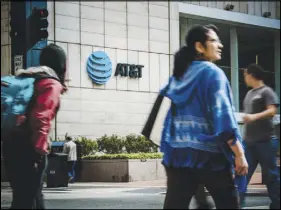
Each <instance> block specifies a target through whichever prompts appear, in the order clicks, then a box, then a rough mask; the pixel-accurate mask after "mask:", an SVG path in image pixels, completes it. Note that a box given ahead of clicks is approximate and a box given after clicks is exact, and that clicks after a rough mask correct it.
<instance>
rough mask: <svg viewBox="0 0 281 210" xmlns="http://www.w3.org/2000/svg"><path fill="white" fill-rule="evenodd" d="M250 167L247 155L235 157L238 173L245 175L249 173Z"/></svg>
mask: <svg viewBox="0 0 281 210" xmlns="http://www.w3.org/2000/svg"><path fill="white" fill-rule="evenodd" d="M248 167H249V166H248V163H247V160H246V157H245V155H241V156H236V157H235V172H236V174H237V175H240V176H245V175H246V174H248Z"/></svg>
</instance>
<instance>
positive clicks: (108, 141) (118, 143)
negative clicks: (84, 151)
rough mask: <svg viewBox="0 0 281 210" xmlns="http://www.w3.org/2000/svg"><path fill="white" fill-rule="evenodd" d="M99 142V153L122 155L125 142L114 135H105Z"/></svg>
mask: <svg viewBox="0 0 281 210" xmlns="http://www.w3.org/2000/svg"><path fill="white" fill-rule="evenodd" d="M97 142H98V148H99V151H102V152H105V153H107V154H120V153H122V152H123V147H124V140H123V139H122V138H121V137H119V136H117V135H112V136H110V137H108V136H107V135H104V136H102V137H101V138H99V139H97Z"/></svg>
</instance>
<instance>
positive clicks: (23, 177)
mask: <svg viewBox="0 0 281 210" xmlns="http://www.w3.org/2000/svg"><path fill="white" fill-rule="evenodd" d="M21 140H22V141H17V140H11V141H4V142H3V158H4V165H5V168H6V172H7V175H8V178H9V182H10V186H11V188H12V190H13V200H12V204H11V209H45V205H44V198H43V194H42V188H43V176H44V173H45V170H46V167H47V164H48V162H47V161H48V160H47V156H44V157H43V158H42V159H41V161H40V162H38V165H37V167H35V165H34V163H35V162H34V160H35V158H34V157H35V151H34V150H33V148H32V146H31V145H29V144H27V143H26V141H25V140H24V139H21Z"/></svg>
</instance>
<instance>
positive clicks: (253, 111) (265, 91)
mask: <svg viewBox="0 0 281 210" xmlns="http://www.w3.org/2000/svg"><path fill="white" fill-rule="evenodd" d="M278 104H279V102H278V97H277V95H276V94H275V92H274V91H273V90H272V89H271V88H270V87H268V86H266V85H263V86H261V87H257V88H255V89H252V90H250V91H249V92H248V93H247V95H246V97H245V100H244V112H245V114H246V116H245V119H246V121H247V120H248V123H246V124H245V135H244V141H246V142H247V143H248V144H254V143H256V142H262V141H269V140H270V139H271V137H272V136H273V135H274V126H273V122H272V117H273V116H272V115H271V113H272V114H273V113H275V109H276V108H275V107H276V106H278ZM263 112H268V114H267V113H265V114H264V117H260V118H259V116H258V115H260V116H262V114H261V113H263ZM247 115H248V117H247ZM249 115H252V116H251V117H252V118H251V117H249ZM255 115H256V116H255ZM253 118H254V120H253ZM249 119H250V120H249ZM249 121H250V122H249Z"/></svg>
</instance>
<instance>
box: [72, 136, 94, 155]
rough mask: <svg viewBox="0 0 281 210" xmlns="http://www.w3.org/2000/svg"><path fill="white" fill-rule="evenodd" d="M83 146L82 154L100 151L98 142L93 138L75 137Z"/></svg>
mask: <svg viewBox="0 0 281 210" xmlns="http://www.w3.org/2000/svg"><path fill="white" fill-rule="evenodd" d="M75 141H76V142H78V143H79V144H80V145H81V147H82V151H81V153H82V156H86V155H91V154H93V153H94V152H97V151H98V143H97V142H96V141H94V140H92V139H87V138H86V137H83V136H82V137H80V138H76V139H75Z"/></svg>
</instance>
